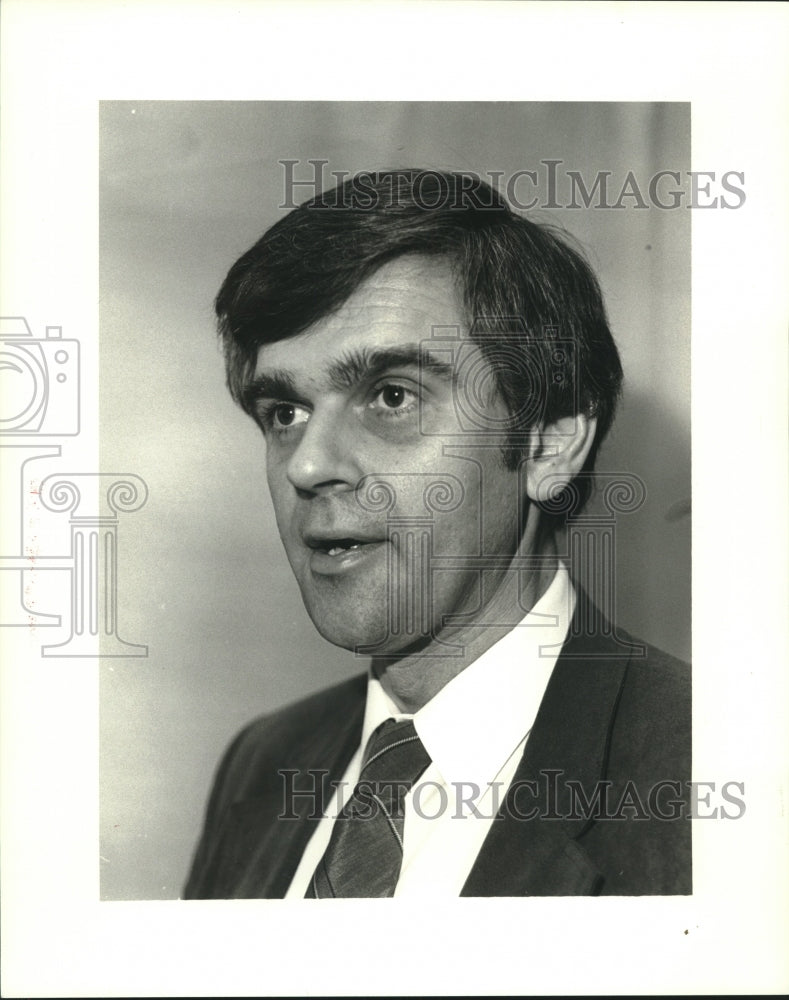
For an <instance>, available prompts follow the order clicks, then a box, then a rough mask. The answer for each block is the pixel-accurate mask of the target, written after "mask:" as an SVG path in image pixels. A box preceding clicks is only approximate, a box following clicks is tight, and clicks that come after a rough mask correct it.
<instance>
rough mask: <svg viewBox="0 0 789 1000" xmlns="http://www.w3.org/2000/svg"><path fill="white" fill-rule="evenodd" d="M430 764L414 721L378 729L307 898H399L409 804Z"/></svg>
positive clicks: (392, 724) (336, 823) (384, 724)
mask: <svg viewBox="0 0 789 1000" xmlns="http://www.w3.org/2000/svg"><path fill="white" fill-rule="evenodd" d="M429 763H430V757H429V756H428V754H427V751H426V750H425V748H424V747H423V746H422V742H421V740H420V739H419V737H418V736H417V734H416V730H415V729H414V724H413V722H410V721H407V722H395V720H394V719H387V720H386V722H384V723H382V724H381V725H380V726H379V727H378V728H377V729H376V730H375V732H374V733H373V734H372V736H371V737H370V740H369V742H368V744H367V749H366V751H365V755H364V763H363V764H362V769H361V772H360V774H359V781H358V783H357V784H356V787H355V788H354V791H353V795H352V796H351V798H350V799H349V800H348V802H347V803H346V805H345V807H344V808H343V810H342V812H341V813H340V814H339V815H338V817H337V819H336V820H335V822H334V828H333V830H332V835H331V840H330V841H329V846H328V847H327V848H326V853H325V854H324V855H323V857H322V858H321V860H320V861H319V862H318V866H317V868H316V869H315V873H314V874H313V876H312V880H311V882H310V885H309V888H308V889H307V892H306V893H305V898H308V899H309V898H311V899H325V898H327V897H335V896H340V897H350V898H361V897H378V896H393V895H394V890H395V886H396V885H397V880H398V878H399V876H400V867H401V865H402V862H403V822H404V817H403V800H404V798H405V795H406V792H407V791H408V789H409V788H411V786H412V785H413V784H414V782H416V781H417V779H418V778H419V776H420V775H421V774H422V773H423V772H424V770H425V768H426V767H427V766H428V764H429Z"/></svg>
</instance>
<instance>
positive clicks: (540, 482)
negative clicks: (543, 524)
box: [526, 413, 597, 503]
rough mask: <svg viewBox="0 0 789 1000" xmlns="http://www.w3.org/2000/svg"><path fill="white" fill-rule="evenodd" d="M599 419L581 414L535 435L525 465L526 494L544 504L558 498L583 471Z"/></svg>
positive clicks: (543, 429) (558, 421)
mask: <svg viewBox="0 0 789 1000" xmlns="http://www.w3.org/2000/svg"><path fill="white" fill-rule="evenodd" d="M596 431H597V418H596V417H590V416H587V415H586V414H585V413H578V414H576V415H575V416H570V417H561V418H560V419H559V420H556V421H555V422H554V423H552V424H549V425H547V426H545V427H543V428H540V429H539V430H536V431H535V432H534V445H533V448H532V453H531V455H530V456H529V459H528V460H527V462H526V492H527V493H528V495H529V499H530V500H534V501H536V502H538V503H543V502H545V501H546V500H550V499H552V498H553V497H555V496H556V494H557V493H558V492H560V491H561V490H562V489H563V488H564V487H565V486H566V485H567V484H568V483H569V482H570V481H571V480H572V479H574V478H575V476H577V475H578V473H579V472H580V471H581V469H583V467H584V463H585V462H586V459H587V456H588V455H589V452H590V450H591V448H592V444H593V443H594V438H595V433H596Z"/></svg>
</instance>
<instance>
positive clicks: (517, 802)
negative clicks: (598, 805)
mask: <svg viewBox="0 0 789 1000" xmlns="http://www.w3.org/2000/svg"><path fill="white" fill-rule="evenodd" d="M586 602H588V598H587V596H586V595H585V594H584V593H583V592H582V591H580V592H579V594H578V601H577V605H576V613H575V616H574V619H573V626H572V628H571V637H570V638H569V639H568V640H567V642H566V643H565V645H564V648H563V649H562V652H561V654H560V656H559V658H558V660H557V662H556V666H555V667H554V670H553V673H552V674H551V678H550V681H549V682H548V686H547V688H546V690H545V695H544V697H543V700H542V702H541V704H540V708H539V711H538V713H537V717H536V719H535V721H534V725H533V727H532V731H531V734H530V736H529V739H528V740H527V743H526V750H525V752H524V755H523V758H522V759H521V762H520V764H519V766H518V769H517V771H516V774H515V778H514V780H513V782H512V785H511V786H510V790H509V792H508V794H507V797H506V799H505V802H504V805H503V806H502V808H501V809H500V810H499V813H498V815H497V817H496V819H495V820H494V821H493V824H492V826H491V830H490V833H489V834H488V836H487V837H486V839H485V842H484V843H483V846H482V849H481V851H480V854H479V856H478V858H477V861H476V863H475V865H474V867H473V868H472V870H471V873H470V874H469V877H468V879H467V881H466V884H465V885H464V887H463V891H462V893H461V895H463V896H564V895H590V894H592V895H593V894H595V893H596V892H598V891H599V889H600V887H601V884H602V876H601V875H600V873H599V872H598V871H597V869H596V868H595V867H594V865H593V864H592V863H591V862H590V860H589V859H588V857H587V855H586V852H585V851H584V850H583V848H582V847H581V846H580V844H579V843H577V838H578V837H579V836H580V834H581V833H582V832H583V831H584V829H585V828H586V827H587V826H588V821H587V819H586V818H585V817H584V816H583V815H582V811H579V810H577V809H576V810H575V812H576V815H577V818H572V816H571V815H570V814H571V813H572V812H573V809H572V801H571V789H572V784H570V785H569V786H568V784H567V782H568V780H569V781H570V782H571V783H572V782H578V785H577V786H576V788H580V789H581V790H582V791H583V793H584V795H585V796H586V798H587V799H589V798H590V797H593V795H594V792H595V789H596V787H597V783H598V782H599V781H600V780H602V779H603V778H604V777H605V768H606V762H607V756H608V742H609V734H610V730H611V726H612V724H613V719H614V715H615V711H616V706H617V703H618V699H619V695H620V692H621V689H622V683H623V681H624V676H625V671H626V667H627V656H626V655H624V656H623V649H622V646H621V645H619V644H618V643H617V641H616V639H615V638H613V637H612V634H611V632H610V630H609V629H605V630H602V629H601V630H600V631H599V632H598V633H597V634H594V635H581V634H579V632H580V631H581V629H580V628H579V623H580V622H581V621H582V620H583V618H582V616H583V615H587V616H588V615H589V608H588V606H587V605H586ZM586 620H587V621H589V620H590V618H589V617H587V618H586ZM528 817H531V818H528ZM568 817H569V818H568Z"/></svg>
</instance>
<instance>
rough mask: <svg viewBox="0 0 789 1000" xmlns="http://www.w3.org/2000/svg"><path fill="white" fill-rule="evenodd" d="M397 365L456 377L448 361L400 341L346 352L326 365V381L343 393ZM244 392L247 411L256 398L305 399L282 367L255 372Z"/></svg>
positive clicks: (447, 379) (331, 387)
mask: <svg viewBox="0 0 789 1000" xmlns="http://www.w3.org/2000/svg"><path fill="white" fill-rule="evenodd" d="M398 367H412V368H419V369H420V370H421V371H427V372H430V373H431V374H433V375H436V376H437V377H439V378H441V379H444V380H446V381H452V380H453V379H454V377H455V366H454V365H452V364H451V363H449V362H447V361H442V360H441V359H440V358H438V357H436V356H435V355H434V354H431V353H430V352H429V351H426V350H425V349H424V348H421V347H420V345H419V344H403V345H402V346H398V347H383V348H377V349H374V350H371V349H369V348H361V349H359V350H353V351H348V352H347V353H346V354H344V355H343V356H342V357H340V358H337V359H336V360H335V361H333V362H332V363H331V364H330V365H329V369H328V371H327V373H326V379H327V384H328V387H329V388H330V389H333V390H334V391H335V392H344V391H347V390H348V389H352V388H354V386H357V385H360V384H361V383H362V382H367V381H371V380H372V379H375V378H377V377H378V376H380V375H383V374H385V373H386V372H388V371H390V370H391V369H392V368H398ZM243 395H244V403H245V406H246V408H247V410H248V411H249V410H252V409H253V407H254V404H255V402H256V401H257V400H259V399H287V400H294V401H304V400H303V398H302V394H301V393H300V392H299V391H298V390H297V389H296V379H295V377H294V374H293V372H292V371H290V370H288V369H284V368H282V369H272V370H271V371H268V372H261V373H260V374H258V375H255V377H254V378H253V379H251V380H250V382H249V383H248V385H247V386H246V388H245V389H244V394H243Z"/></svg>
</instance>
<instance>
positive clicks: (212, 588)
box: [100, 102, 691, 899]
mask: <svg viewBox="0 0 789 1000" xmlns="http://www.w3.org/2000/svg"><path fill="white" fill-rule="evenodd" d="M100 128H101V133H100V136H101V192H100V212H101V232H100V255H101V257H100V268H101V271H100V282H101V286H100V287H101V377H100V398H101V439H100V440H101V465H102V469H103V470H105V471H115V472H133V473H136V474H138V475H140V476H142V477H143V478H144V479H145V480H146V482H147V484H148V487H149V490H150V499H149V501H148V503H147V505H146V506H145V507H144V508H143V509H142V510H141V511H139V512H138V513H136V514H134V515H130V516H129V517H128V518H126V519H125V520H124V521H123V523H122V524H121V530H120V559H119V563H120V565H119V603H120V612H119V622H120V634H121V636H122V637H123V638H124V639H127V640H128V641H131V642H144V643H147V644H148V646H149V656H148V657H147V658H145V659H115V660H111V659H107V660H102V661H101V668H100V670H101V688H100V700H101V705H100V717H101V815H102V831H101V832H102V846H101V855H102V860H101V865H102V883H101V884H102V897H103V898H105V899H160V898H174V897H177V896H178V895H179V893H180V890H181V887H182V884H183V880H184V878H185V875H186V871H187V868H188V864H189V861H190V857H191V853H192V850H193V848H194V844H195V840H196V837H197V835H198V832H199V827H200V823H201V819H202V812H203V808H204V804H205V798H206V795H207V793H208V790H209V786H210V781H211V777H212V774H213V770H214V768H215V766H216V763H217V761H218V758H219V756H220V754H221V752H222V750H223V749H224V747H225V746H226V744H227V742H228V741H229V740H230V739H231V738H232V736H233V735H234V733H235V732H236V731H237V729H238V728H239V727H240V726H241V725H242V724H243V723H244V722H246V721H248V720H249V719H250V718H252V717H253V716H254V715H257V714H259V713H261V712H263V711H269V710H271V709H274V708H276V707H278V706H280V705H282V704H284V703H286V702H288V701H291V700H293V699H294V698H297V697H299V696H301V695H303V694H306V693H308V692H310V691H313V690H316V689H318V688H320V687H323V686H326V685H328V684H330V683H332V682H334V681H336V680H340V679H342V678H344V677H346V676H349V675H350V674H352V673H355V672H357V671H358V670H359V669H360V667H361V664H360V662H359V661H358V660H355V659H354V658H353V657H352V656H351V655H350V654H348V653H346V652H344V651H343V650H339V649H336V648H334V647H332V646H330V645H329V644H327V643H326V642H324V641H323V640H322V639H320V637H319V636H318V635H317V633H316V632H315V631H314V629H313V627H312V625H311V624H310V622H309V619H308V618H307V616H306V613H305V612H304V610H303V607H302V604H301V600H300V597H299V594H298V590H297V588H296V585H295V583H294V581H293V580H292V577H291V574H290V570H289V568H288V565H287V562H286V560H285V557H284V555H283V553H282V551H281V548H280V544H279V539H278V536H277V532H276V527H275V525H274V520H273V515H272V512H271V507H270V504H269V500H268V497H267V494H266V486H265V475H264V461H263V460H264V454H263V442H262V439H261V437H260V435H259V432H258V431H257V430H256V429H255V427H254V426H253V424H252V423H251V421H249V420H248V418H246V417H245V416H244V415H243V414H242V413H241V412H240V411H237V410H236V409H234V407H233V405H232V403H231V401H230V399H229V396H228V395H227V393H226V390H225V389H224V384H223V381H224V373H223V367H222V361H221V357H220V354H219V351H218V348H217V347H216V343H215V339H214V327H213V318H212V298H213V296H214V295H215V293H216V291H217V289H218V287H219V284H220V283H221V281H222V279H223V277H224V275H225V273H226V271H227V269H228V267H229V266H230V265H231V264H232V263H233V261H234V260H235V259H236V258H237V257H238V255H239V254H240V253H242V252H243V251H244V250H246V249H247V248H248V246H250V245H251V244H252V243H253V242H254V241H255V240H256V239H257V238H258V237H259V236H260V235H261V233H262V232H263V231H264V229H266V228H267V227H268V226H269V225H271V224H272V223H273V222H274V221H276V219H277V218H278V217H279V215H280V214H281V211H280V210H279V209H278V207H277V206H278V205H279V204H280V203H281V202H282V201H283V195H284V192H283V170H282V167H280V166H279V164H278V160H280V159H285V158H288V159H299V160H301V161H306V160H307V159H310V158H322V159H328V160H329V161H330V164H329V167H328V168H327V169H336V170H348V171H352V172H356V171H358V170H363V169H375V168H382V167H397V166H426V167H436V168H448V169H467V170H474V171H476V172H478V173H480V174H484V173H485V172H486V171H492V170H499V171H504V175H505V178H506V177H508V176H510V175H512V174H513V173H514V172H515V171H516V170H521V169H533V170H538V171H540V172H541V173H542V174H543V175H544V168H543V167H540V162H539V161H540V160H543V159H561V160H563V161H564V163H563V165H562V167H561V168H560V169H561V171H566V170H579V171H581V173H582V174H583V177H584V179H585V180H586V181H587V186H588V185H589V184H590V183H591V181H592V180H593V178H594V176H595V173H596V172H597V171H599V170H610V171H612V172H613V178H612V190H614V191H615V192H618V190H619V187H620V186H621V183H622V182H623V181H624V176H625V174H626V172H627V171H628V170H632V171H633V172H634V174H635V175H636V177H637V178H638V180H639V183H640V184H641V185H642V187H645V186H646V183H647V182H648V179H649V177H650V176H652V174H654V173H655V172H656V171H657V170H660V169H670V170H677V171H685V170H687V169H688V168H689V160H690V107H689V105H687V104H636V103H631V104H569V103H563V104H553V103H552V104H521V103H495V104H492V103H488V104H469V103H452V104H446V103H444V104H437V103H421V102H420V103H384V104H381V103H355V102H353V103H352V102H343V103H331V102H310V103H299V102H268V103H254V102H244V103H241V102H239V103H235V102H221V103H209V102H137V103H135V102H104V103H103V104H102V105H101V111H100ZM305 169H306V168H305ZM300 176H301V175H300ZM519 190H521V191H523V192H524V193H525V192H526V190H527V188H525V187H523V188H519ZM542 190H543V191H544V184H543V187H542ZM306 195H307V192H306V191H305V192H304V194H303V195H302V196H301V197H306ZM297 200H300V196H298V195H297ZM565 200H566V199H565ZM626 204H628V206H630V207H628V208H626V209H624V210H621V211H616V210H602V209H589V210H571V209H562V210H554V211H550V212H549V211H540V212H537V213H534V216H533V217H536V218H538V219H544V220H546V221H553V222H556V223H558V224H560V225H562V226H564V227H566V228H567V229H568V230H569V231H570V232H571V233H573V235H574V236H576V237H577V238H578V239H579V240H580V241H581V243H582V244H583V245H584V247H585V248H586V250H587V254H588V256H589V257H590V260H591V262H592V264H593V266H594V268H595V270H596V271H597V274H598V276H599V278H600V281H601V284H602V287H603V291H604V294H605V297H606V303H607V307H608V311H609V316H610V320H611V326H612V329H613V331H614V335H615V337H616V340H617V343H618V345H619V348H620V351H621V354H622V359H623V363H624V367H625V375H626V389H625V395H624V399H623V402H622V406H621V409H620V411H619V416H618V418H617V422H616V424H615V427H614V430H613V432H612V434H611V437H610V438H609V440H608V443H607V444H606V446H605V447H604V449H603V451H602V453H601V456H600V460H599V462H598V468H599V469H602V470H610V471H615V470H627V471H629V472H632V473H635V474H637V475H639V476H640V477H641V478H642V479H643V480H644V481H645V483H646V485H647V489H648V498H647V502H646V504H645V505H644V506H643V507H642V508H641V510H639V511H638V512H636V513H635V514H632V515H629V516H626V517H621V518H620V519H619V521H618V524H617V545H618V553H619V556H618V565H617V584H618V586H617V609H618V614H617V618H618V621H619V622H621V623H622V625H623V626H625V627H627V628H629V629H630V630H632V631H634V632H636V633H637V634H638V635H640V636H641V637H642V638H644V639H646V640H647V641H650V642H653V643H655V644H656V645H658V646H661V647H662V648H663V649H666V650H668V651H669V652H671V653H674V654H675V655H679V656H681V657H683V658H685V659H687V658H689V656H690V518H689V516H687V511H688V509H689V497H690V224H691V219H690V212H689V211H688V210H687V208H685V207H682V208H678V209H676V210H671V211H661V210H660V209H657V208H654V207H651V208H649V209H645V210H639V209H635V208H633V207H632V204H633V203H632V200H631V201H629V202H627V203H626Z"/></svg>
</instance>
